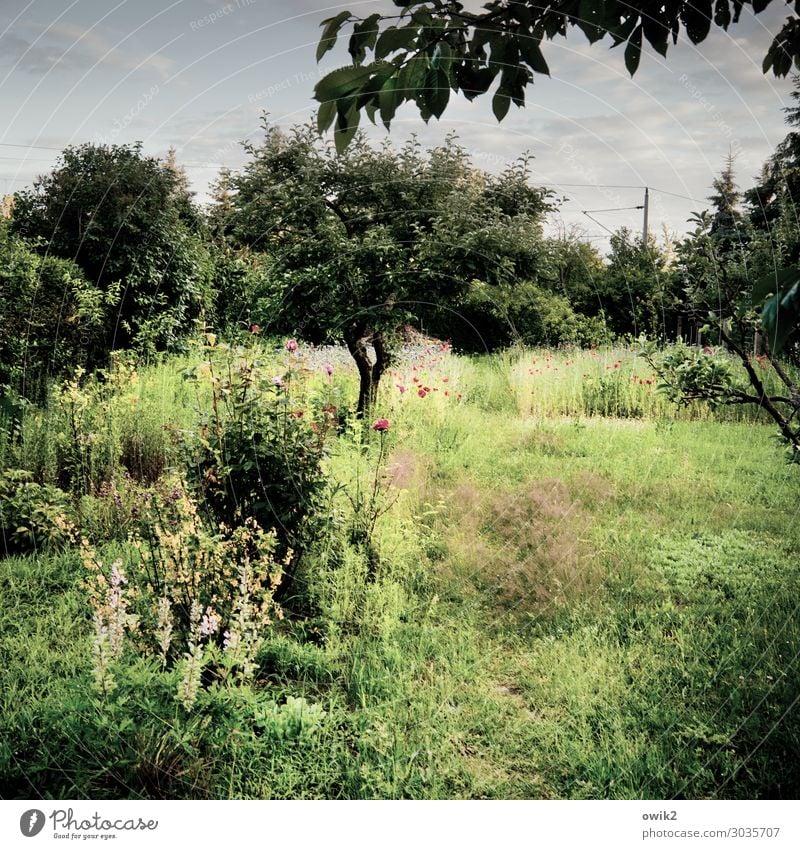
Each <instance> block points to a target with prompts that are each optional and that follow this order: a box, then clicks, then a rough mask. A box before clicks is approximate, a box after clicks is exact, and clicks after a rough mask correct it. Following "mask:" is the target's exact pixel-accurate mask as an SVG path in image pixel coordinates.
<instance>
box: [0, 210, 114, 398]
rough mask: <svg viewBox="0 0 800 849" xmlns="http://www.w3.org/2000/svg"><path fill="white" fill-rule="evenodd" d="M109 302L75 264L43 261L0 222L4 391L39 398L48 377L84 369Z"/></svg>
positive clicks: (0, 353) (0, 336)
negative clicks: (79, 368)
mask: <svg viewBox="0 0 800 849" xmlns="http://www.w3.org/2000/svg"><path fill="white" fill-rule="evenodd" d="M108 297H109V296H108V295H106V294H104V293H103V292H101V291H100V290H99V289H98V288H97V287H95V286H94V285H93V284H91V283H90V282H88V281H87V280H86V279H85V278H84V276H83V273H82V272H81V269H80V268H78V267H77V266H76V265H75V264H74V263H72V262H70V261H69V260H64V259H59V258H57V257H52V256H45V257H42V256H40V255H39V254H38V253H37V252H36V251H35V250H34V249H33V247H32V246H31V245H30V244H28V243H27V242H25V240H23V239H20V238H19V237H17V236H14V235H13V234H11V233H10V232H9V230H8V226H7V224H6V223H5V221H4V220H3V219H1V218H0V303H2V305H3V308H2V310H0V386H4V387H11V388H12V389H13V390H14V391H16V392H19V393H21V394H22V395H24V396H26V397H28V398H35V399H40V398H41V397H42V396H43V394H44V390H45V388H46V380H47V378H48V377H53V376H60V375H63V374H64V373H65V372H66V371H68V370H72V369H74V368H75V367H76V366H81V365H82V366H86V365H87V363H88V362H89V361H90V360H91V358H92V356H93V354H94V352H95V351H96V350H97V348H98V346H99V345H100V340H101V337H102V325H103V320H102V319H103V314H104V311H105V309H106V308H107V306H108ZM111 298H112V300H113V295H112V296H111Z"/></svg>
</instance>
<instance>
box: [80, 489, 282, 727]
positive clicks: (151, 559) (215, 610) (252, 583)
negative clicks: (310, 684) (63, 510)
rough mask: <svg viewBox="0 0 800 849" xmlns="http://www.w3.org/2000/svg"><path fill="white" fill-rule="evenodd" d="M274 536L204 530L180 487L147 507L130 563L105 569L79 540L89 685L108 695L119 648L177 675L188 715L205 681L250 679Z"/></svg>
mask: <svg viewBox="0 0 800 849" xmlns="http://www.w3.org/2000/svg"><path fill="white" fill-rule="evenodd" d="M274 550H275V534H274V533H271V532H270V533H268V532H266V531H264V530H263V529H262V528H261V527H259V525H258V523H257V522H256V521H255V520H254V519H252V518H248V519H246V520H244V521H243V522H242V523H241V524H240V525H239V526H238V527H236V528H230V527H226V526H221V527H220V528H218V529H216V530H212V529H210V528H208V527H207V526H206V524H205V523H204V522H203V520H202V519H201V517H200V516H199V514H198V510H197V505H196V504H195V503H194V502H193V501H192V499H191V498H190V496H189V495H188V493H187V491H186V488H185V487H184V486H183V485H182V484H181V483H180V482H179V481H172V482H171V483H170V484H169V486H168V487H167V489H166V490H165V491H162V492H160V493H159V494H158V495H157V496H155V497H154V498H153V499H151V500H150V502H149V504H148V506H147V509H146V515H145V516H144V521H143V522H142V531H141V532H140V533H138V534H136V535H135V536H134V537H133V557H132V559H131V561H130V564H129V566H128V567H127V568H125V567H124V564H123V560H122V558H118V559H117V560H115V561H114V562H113V563H112V564H110V565H108V564H107V563H105V562H104V560H103V559H101V558H100V557H99V556H98V554H97V552H96V551H95V550H94V548H93V547H91V546H90V545H89V544H88V543H87V542H86V541H84V543H83V546H82V551H83V560H84V565H85V567H86V573H87V579H86V587H87V589H88V592H89V599H90V603H91V607H92V611H93V621H94V642H93V653H94V669H95V681H96V684H97V686H98V688H99V689H100V690H102V691H103V692H105V693H108V692H110V691H111V690H113V689H114V687H115V685H116V681H115V675H114V664H115V662H116V661H119V660H120V659H121V658H122V656H123V653H124V651H125V649H126V648H129V649H130V650H131V652H132V653H133V654H135V655H138V656H141V657H145V658H155V659H157V660H158V662H159V663H160V665H161V667H162V668H163V669H175V668H177V669H178V670H179V672H180V676H179V683H178V689H177V697H178V700H179V701H180V702H181V704H182V705H183V706H184V707H185V708H186V709H187V710H191V708H192V706H193V705H194V703H195V701H196V699H197V695H198V692H199V690H200V687H201V683H202V678H203V675H204V674H208V673H209V672H210V674H211V677H212V678H213V679H214V680H217V681H225V680H227V679H234V680H240V681H244V680H249V679H250V678H252V676H253V674H254V672H255V670H256V663H255V658H256V655H257V653H258V650H259V648H260V646H261V641H262V639H263V635H264V629H265V628H266V627H267V626H268V625H269V624H270V622H271V621H272V618H273V617H274V616H280V615H281V613H280V609H279V608H278V607H277V606H276V605H275V603H274V602H273V593H274V590H275V588H276V587H277V586H278V584H279V582H280V579H281V575H282V571H283V568H282V565H281V564H279V563H278V562H277V561H276V560H275V559H274V557H273V553H274Z"/></svg>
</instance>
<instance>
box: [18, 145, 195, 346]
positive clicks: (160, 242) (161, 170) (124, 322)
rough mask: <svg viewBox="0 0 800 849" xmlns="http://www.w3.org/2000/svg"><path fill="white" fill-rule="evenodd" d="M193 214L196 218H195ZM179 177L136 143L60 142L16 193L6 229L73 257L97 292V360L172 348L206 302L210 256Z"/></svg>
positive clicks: (49, 252)
mask: <svg viewBox="0 0 800 849" xmlns="http://www.w3.org/2000/svg"><path fill="white" fill-rule="evenodd" d="M197 220H199V219H197ZM195 224H196V221H195V218H194V213H193V206H192V204H191V199H190V197H189V196H188V193H187V191H186V185H185V177H184V176H183V175H182V173H181V172H180V170H179V168H177V166H175V163H174V159H173V162H172V164H170V162H169V161H168V162H167V163H166V164H165V163H162V162H159V161H158V160H157V159H155V158H153V157H148V156H144V155H143V154H142V150H141V144H135V145H125V146H116V145H113V146H110V147H108V146H96V145H91V144H84V145H80V146H78V147H69V148H67V149H66V150H65V151H64V152H63V153H62V154H61V160H60V162H59V163H58V164H57V165H56V167H55V169H54V170H53V171H52V172H51V173H50V174H47V175H45V176H43V177H40V178H39V179H38V180H36V182H35V183H34V186H33V187H32V188H31V189H27V190H25V191H22V192H19V193H17V195H16V196H15V203H14V208H13V211H12V218H11V226H12V229H13V230H14V231H15V232H16V233H18V234H20V235H22V236H24V237H27V238H30V239H34V240H37V244H38V245H39V249H40V250H41V251H42V252H43V253H45V254H46V255H55V256H57V257H62V258H64V259H68V260H71V261H73V262H75V263H76V264H77V265H78V266H80V268H81V269H82V270H83V273H84V275H85V277H86V278H87V280H88V281H89V282H90V283H92V284H93V285H94V286H96V287H97V288H98V289H99V290H100V291H102V292H103V293H104V297H105V298H106V303H107V310H106V314H105V317H104V326H105V334H104V336H105V338H104V341H103V344H102V346H101V349H102V350H100V351H99V352H97V354H98V357H99V358H100V359H102V355H103V353H104V352H107V351H108V350H109V349H111V348H112V347H128V346H131V345H134V346H137V347H139V348H140V349H143V350H145V351H153V350H157V349H165V348H170V347H174V346H175V345H176V344H177V343H178V341H179V339H180V337H181V334H183V333H184V332H185V331H187V330H188V329H190V327H191V325H192V320H193V319H194V318H195V317H196V316H198V315H200V314H201V312H202V310H203V308H204V306H205V305H206V304H207V303H208V301H209V299H210V274H211V262H210V257H209V255H208V252H207V250H206V249H205V247H204V245H203V242H202V239H201V238H200V236H199V234H198V233H196V232H195V230H194V229H193V228H194V226H195Z"/></svg>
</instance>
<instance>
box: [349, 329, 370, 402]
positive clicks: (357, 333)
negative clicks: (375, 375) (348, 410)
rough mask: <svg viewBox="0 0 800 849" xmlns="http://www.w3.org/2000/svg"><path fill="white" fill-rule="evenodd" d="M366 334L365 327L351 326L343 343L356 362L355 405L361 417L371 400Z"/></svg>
mask: <svg viewBox="0 0 800 849" xmlns="http://www.w3.org/2000/svg"><path fill="white" fill-rule="evenodd" d="M367 338H368V334H367V331H366V328H363V327H357V326H355V327H351V328H349V329H348V331H347V333H345V343H346V344H347V350H348V351H349V352H350V356H351V357H352V358H353V359H354V360H355V362H356V368H357V369H358V381H359V385H358V407H356V415H358V417H359V418H361V417H362V416H363V415H364V413H365V411H366V410H367V409H368V408H369V407H370V403H371V400H372V395H373V392H372V368H373V366H372V363H371V362H370V359H369V355H368V354H367V346H366V339H367Z"/></svg>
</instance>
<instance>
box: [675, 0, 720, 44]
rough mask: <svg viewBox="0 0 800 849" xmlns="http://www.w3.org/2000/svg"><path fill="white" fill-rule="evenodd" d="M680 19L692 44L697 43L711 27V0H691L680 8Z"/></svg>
mask: <svg viewBox="0 0 800 849" xmlns="http://www.w3.org/2000/svg"><path fill="white" fill-rule="evenodd" d="M680 17H681V21H682V22H683V26H684V27H685V28H686V35H688V36H689V40H690V41H691V42H692V44H699V43H700V42H701V41H703V39H704V38H705V37H706V36H707V35H708V32H709V30H710V29H711V19H712V17H713V9H712V7H711V0H692V2H691V3H686V4H685V5H684V6H683V7H682V9H681V15H680Z"/></svg>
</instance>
